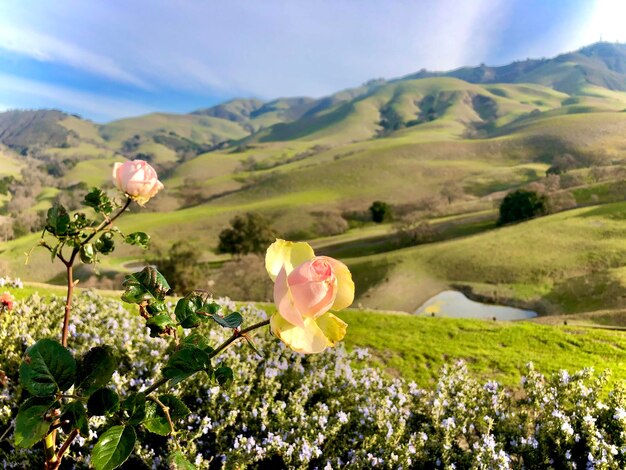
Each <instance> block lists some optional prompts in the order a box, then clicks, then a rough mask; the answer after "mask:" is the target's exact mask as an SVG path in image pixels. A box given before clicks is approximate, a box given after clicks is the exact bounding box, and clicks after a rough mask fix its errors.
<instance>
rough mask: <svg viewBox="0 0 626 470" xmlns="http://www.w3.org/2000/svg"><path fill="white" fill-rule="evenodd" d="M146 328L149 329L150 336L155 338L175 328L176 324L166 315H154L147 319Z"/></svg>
mask: <svg viewBox="0 0 626 470" xmlns="http://www.w3.org/2000/svg"><path fill="white" fill-rule="evenodd" d="M146 326H147V327H148V328H150V336H152V337H153V338H156V337H157V336H159V335H161V334H163V333H166V332H167V330H168V329H169V328H172V327H175V326H176V322H175V321H174V320H172V317H170V316H169V315H167V314H160V315H155V316H153V317H150V318H148V321H146Z"/></svg>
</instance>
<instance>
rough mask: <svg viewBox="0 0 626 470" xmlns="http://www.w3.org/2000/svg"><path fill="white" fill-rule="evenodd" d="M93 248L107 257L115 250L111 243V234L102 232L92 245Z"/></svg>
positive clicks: (113, 244) (112, 242) (113, 243)
mask: <svg viewBox="0 0 626 470" xmlns="http://www.w3.org/2000/svg"><path fill="white" fill-rule="evenodd" d="M93 246H94V248H95V249H96V250H97V251H99V252H100V253H102V254H103V255H108V254H109V253H112V252H113V250H115V242H114V241H113V234H112V233H111V232H104V233H103V234H102V235H100V237H99V238H98V239H97V240H96V241H95V243H94V244H93Z"/></svg>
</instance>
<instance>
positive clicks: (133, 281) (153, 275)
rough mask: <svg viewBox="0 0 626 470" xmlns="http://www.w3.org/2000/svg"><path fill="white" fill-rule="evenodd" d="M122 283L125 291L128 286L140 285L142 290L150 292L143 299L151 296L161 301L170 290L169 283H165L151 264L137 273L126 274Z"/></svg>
mask: <svg viewBox="0 0 626 470" xmlns="http://www.w3.org/2000/svg"><path fill="white" fill-rule="evenodd" d="M122 285H123V286H124V287H126V290H127V291H128V288H129V287H140V288H141V289H143V291H144V292H147V293H148V294H150V295H149V296H148V297H147V298H146V299H145V300H148V299H149V298H150V296H151V297H154V298H155V299H157V300H160V301H163V300H165V296H166V295H167V293H168V292H169V291H170V285H169V284H168V283H167V280H166V279H165V278H164V277H163V275H162V274H161V273H160V272H159V271H157V270H156V269H155V268H154V267H152V266H146V267H145V268H143V269H142V270H141V271H140V272H138V273H133V274H129V275H127V276H126V277H125V279H124V282H123V283H122ZM137 292H138V291H137ZM125 294H126V293H124V295H125Z"/></svg>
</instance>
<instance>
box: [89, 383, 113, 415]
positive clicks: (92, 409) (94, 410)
mask: <svg viewBox="0 0 626 470" xmlns="http://www.w3.org/2000/svg"><path fill="white" fill-rule="evenodd" d="M119 407H120V397H119V395H118V394H117V393H116V392H115V391H113V390H111V389H110V388H99V389H98V390H96V391H95V392H93V393H92V394H91V396H90V397H89V400H88V401H87V410H88V411H89V414H90V415H91V416H105V415H108V414H111V413H114V412H115V411H117V410H118V409H119Z"/></svg>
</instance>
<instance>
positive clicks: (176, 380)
mask: <svg viewBox="0 0 626 470" xmlns="http://www.w3.org/2000/svg"><path fill="white" fill-rule="evenodd" d="M113 179H114V182H115V184H116V186H117V188H118V189H119V190H121V191H122V192H123V193H124V195H125V201H119V200H117V199H116V198H115V197H113V198H111V197H109V195H107V194H106V193H105V192H103V191H102V190H100V189H98V188H94V189H93V190H92V191H91V192H89V193H88V194H87V195H86V197H85V201H84V205H85V206H86V207H88V208H90V209H91V210H92V212H93V213H95V215H94V214H92V213H91V212H90V213H89V214H88V213H86V212H76V213H74V214H70V213H69V212H68V211H67V210H66V209H65V208H64V207H63V206H61V205H56V206H54V207H52V208H51V209H50V210H49V211H48V215H47V220H46V227H45V229H44V232H43V234H42V239H41V241H40V243H39V245H40V246H42V247H44V248H45V249H47V250H48V251H49V252H50V254H51V258H52V260H53V261H54V260H58V261H60V262H61V263H63V265H64V266H65V267H66V274H67V296H66V298H65V299H60V298H58V297H54V296H53V297H50V298H41V297H39V296H37V295H34V296H31V297H30V298H28V299H26V300H24V301H20V302H15V301H14V300H13V297H12V296H11V293H10V292H6V293H4V294H2V296H1V297H0V304H1V305H2V307H1V308H0V346H1V350H2V355H1V356H0V458H1V459H2V463H3V466H4V467H5V468H33V467H43V468H45V469H47V470H56V469H58V468H60V467H61V465H62V464H63V466H64V467H67V468H70V467H73V468H88V467H93V468H96V469H97V470H111V469H114V468H117V467H120V466H121V465H123V464H125V463H128V465H139V466H140V467H141V466H143V467H145V466H147V467H149V468H150V467H151V468H174V469H177V468H178V469H190V468H303V469H316V468H317V469H322V468H323V469H332V468H358V469H360V468H366V467H367V468H369V467H378V468H394V469H395V468H403V469H405V468H406V469H408V468H445V469H455V468H474V469H491V468H551V467H552V468H624V467H625V466H626V396H625V393H624V391H623V390H622V389H621V388H618V389H615V390H612V391H610V393H608V395H603V394H602V393H603V389H604V385H605V379H604V377H603V376H600V377H595V376H594V375H593V374H592V372H591V371H582V372H579V373H576V374H574V375H571V376H570V375H568V374H567V373H565V372H562V373H561V374H558V375H556V376H554V377H550V378H546V377H544V376H542V375H541V374H539V373H537V372H536V371H534V369H533V368H532V365H529V368H528V373H527V375H526V376H525V378H524V381H523V383H522V385H521V387H522V390H521V392H516V393H515V394H511V393H509V392H507V391H505V390H504V389H503V388H502V387H501V386H499V385H498V384H497V383H495V382H488V383H486V384H481V383H479V382H477V381H476V380H474V379H472V377H471V376H470V375H469V373H468V371H467V369H466V368H465V366H464V365H463V364H462V363H459V364H455V365H453V366H450V367H449V368H444V370H443V371H442V372H441V376H440V378H439V381H438V382H437V384H436V385H435V386H434V387H431V388H429V389H427V390H423V389H420V388H419V387H418V386H417V385H416V384H415V383H412V382H406V381H405V380H403V379H402V378H395V379H392V378H388V377H385V376H384V375H382V374H381V373H380V372H379V371H377V370H375V369H372V368H370V367H368V366H367V365H366V364H365V363H363V361H364V360H365V359H366V358H367V355H368V353H367V352H366V351H364V350H355V351H354V352H352V353H347V352H346V351H345V350H344V348H343V347H342V346H341V345H339V346H337V347H336V348H333V349H327V348H329V347H330V346H335V345H337V343H338V342H339V341H340V340H342V339H343V337H344V335H345V334H346V328H347V325H346V324H345V323H344V322H343V321H342V320H341V319H340V318H339V317H338V316H336V315H335V314H334V313H331V312H337V311H340V310H342V309H344V308H346V307H348V306H349V305H350V304H351V303H352V302H353V300H354V283H353V282H352V277H351V274H350V271H349V270H348V268H347V267H346V266H345V265H344V264H343V263H341V262H340V261H337V260H335V259H333V258H329V257H326V256H315V254H314V252H313V249H312V248H311V247H310V246H309V245H308V244H306V243H302V242H300V243H292V242H288V241H285V240H276V242H274V243H273V244H271V246H270V247H269V248H268V250H267V255H266V268H267V271H268V274H269V276H270V278H271V279H272V280H273V281H274V283H275V284H274V299H275V304H276V307H277V312H276V313H275V314H273V315H272V316H271V318H269V319H268V318H267V315H266V314H265V312H264V311H262V310H258V309H256V308H254V307H252V306H248V307H246V308H242V309H239V310H236V309H235V305H234V304H233V303H232V302H230V301H228V300H221V301H217V300H215V299H213V297H212V296H211V295H209V294H208V293H206V292H203V291H194V292H190V293H188V294H187V295H185V296H184V297H182V298H180V299H178V300H177V301H176V303H175V304H173V303H172V302H171V301H170V300H169V299H168V298H167V294H168V292H169V291H170V287H169V285H168V283H167V280H166V279H165V278H164V277H163V276H162V275H161V274H160V273H159V272H158V271H157V270H156V268H154V267H152V266H147V267H146V268H144V269H143V270H142V271H140V272H137V273H134V274H130V275H128V276H126V279H125V281H124V283H123V286H124V288H125V291H124V293H123V295H122V297H121V299H122V300H123V301H124V302H126V305H124V304H122V303H120V302H119V301H118V300H113V299H107V298H103V297H100V296H98V295H96V294H94V293H92V292H89V291H87V292H84V293H83V294H81V295H80V296H76V295H74V286H75V282H74V280H73V267H74V265H75V263H77V262H79V261H80V262H82V263H85V264H95V263H96V262H97V261H98V260H99V257H100V256H106V255H108V254H110V253H111V252H113V250H114V249H115V240H119V239H120V238H121V240H122V241H123V242H125V243H128V244H131V245H138V246H141V247H143V248H146V247H147V246H148V244H149V242H150V237H149V235H147V234H146V233H143V232H134V233H131V234H128V235H124V234H123V233H122V232H121V231H120V230H119V228H117V227H116V226H115V225H114V222H115V221H116V219H117V218H118V217H120V216H121V215H123V214H124V213H125V212H126V210H127V208H128V207H129V205H130V204H131V203H132V202H133V201H134V202H136V203H138V204H139V205H144V204H146V203H147V202H148V201H149V200H150V199H151V198H152V197H154V196H155V195H156V193H157V192H158V191H159V190H161V189H162V188H163V185H162V184H161V183H160V182H159V180H158V176H157V174H156V172H155V171H154V169H153V168H152V167H151V166H150V165H148V164H147V163H146V162H141V161H137V160H136V161H132V162H125V163H123V164H116V165H115V167H114V170H113ZM116 237H117V238H116ZM1 281H2V284H1V285H2V286H4V287H9V288H14V289H15V288H20V287H21V282H19V281H16V282H12V281H10V280H6V279H2V280H1ZM62 312H63V313H64V314H63V316H62V329H61V335H60V336H61V342H58V341H57V340H56V339H55V338H57V337H58V332H59V328H58V326H59V323H60V320H61V315H60V314H61V313H62ZM137 312H138V314H137ZM268 325H269V326H270V330H271V332H272V333H273V335H274V337H272V336H270V335H267V334H255V335H254V336H253V332H254V330H256V329H259V328H262V327H265V326H268ZM278 340H280V341H278ZM236 343H239V344H240V345H243V346H246V345H247V346H250V347H249V348H246V347H233V345H235V344H236ZM302 353H305V354H302ZM313 353H322V354H315V355H314V354H313ZM355 366H356V367H355ZM157 391H158V393H156V392H157ZM58 444H60V446H59V445H58Z"/></svg>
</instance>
